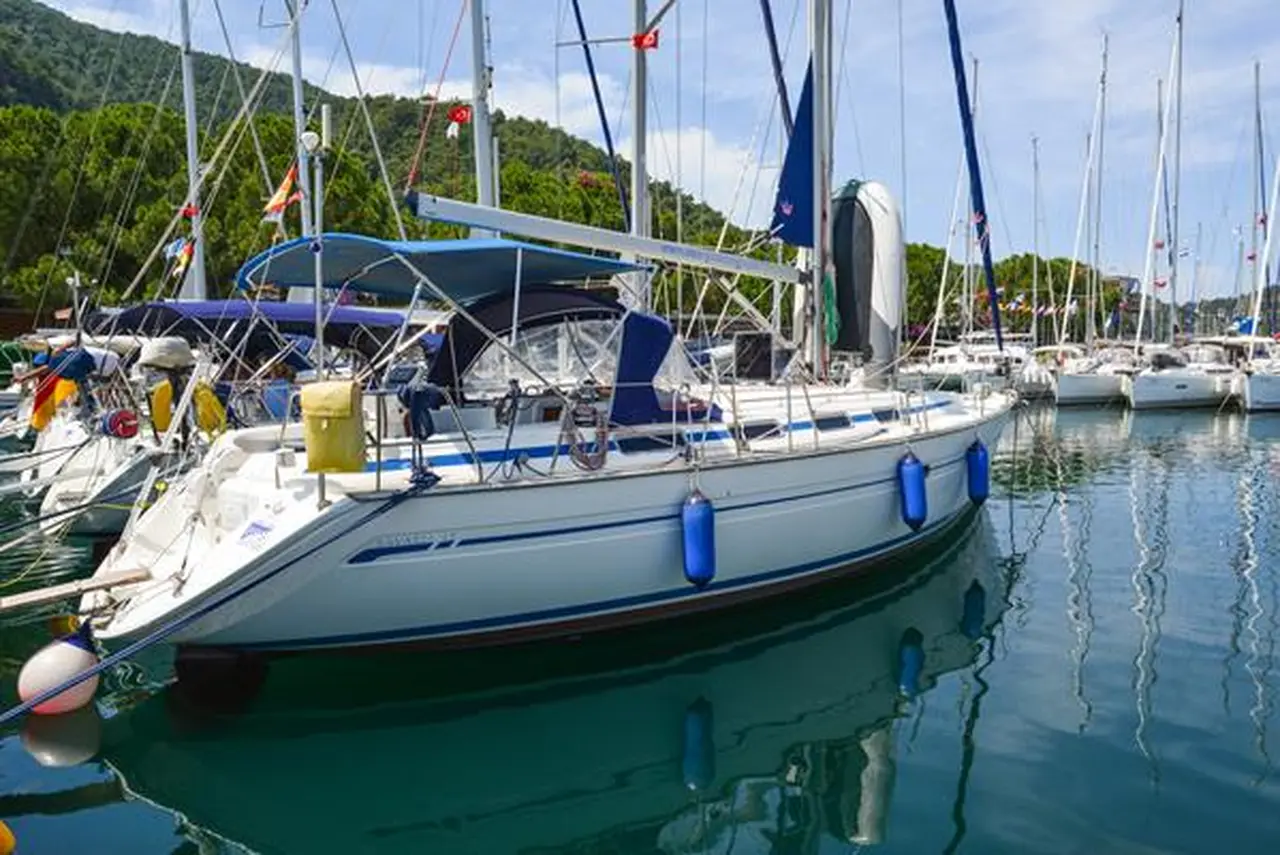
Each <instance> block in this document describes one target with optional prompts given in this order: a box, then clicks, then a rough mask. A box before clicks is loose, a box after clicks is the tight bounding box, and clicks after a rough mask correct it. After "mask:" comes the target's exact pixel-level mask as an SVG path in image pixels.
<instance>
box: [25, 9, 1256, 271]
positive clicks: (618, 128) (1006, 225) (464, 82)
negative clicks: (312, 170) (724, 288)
mask: <svg viewBox="0 0 1280 855" xmlns="http://www.w3.org/2000/svg"><path fill="white" fill-rule="evenodd" d="M191 2H192V6H193V9H194V17H195V23H194V27H195V41H196V43H197V46H198V47H199V48H201V49H204V50H209V51H214V52H220V53H225V47H224V45H223V42H222V37H221V34H220V32H219V29H218V24H217V19H216V17H215V13H214V2H213V0H191ZM331 2H332V0H311V2H310V6H309V8H308V9H307V11H306V13H305V17H304V24H303V27H304V35H303V39H304V44H305V47H304V54H305V59H304V67H305V73H306V74H307V76H308V77H309V78H310V79H312V80H313V81H315V82H317V83H324V84H325V85H327V86H328V87H329V88H331V89H334V90H337V91H340V92H344V93H350V92H352V91H354V85H353V82H352V79H351V75H350V72H349V71H348V70H347V67H346V64H345V59H344V58H342V57H341V56H339V61H338V62H337V63H335V64H333V65H332V67H330V57H332V56H333V55H334V52H335V50H336V49H337V45H338V35H337V27H336V26H335V23H334V14H333V9H332V6H331ZM462 2H463V0H337V5H338V8H339V9H340V10H341V12H342V15H343V17H344V19H345V20H346V21H347V27H348V35H349V37H350V39H351V43H352V47H353V52H354V53H355V55H356V60H357V63H358V64H359V66H360V70H361V75H362V79H363V81H364V85H365V87H366V89H367V90H369V91H374V92H386V91H392V92H396V93H399V94H405V95H410V94H414V93H416V92H418V91H420V90H421V88H422V83H423V81H424V79H425V80H426V81H428V88H431V89H433V88H434V86H435V83H436V80H437V79H438V78H439V77H440V75H441V70H442V67H443V62H444V57H445V54H446V51H447V46H448V43H449V40H450V36H451V34H452V32H453V29H454V25H455V23H456V21H457V20H458V17H459V13H460V10H461V6H462ZM221 3H222V6H223V11H224V14H225V15H226V17H227V18H228V24H229V27H230V29H231V35H232V39H233V41H234V44H235V49H236V52H237V55H238V56H239V57H241V58H243V59H247V60H249V61H251V62H254V63H256V64H265V63H268V62H269V61H270V59H271V57H272V56H273V54H274V53H275V48H276V45H277V43H278V39H279V37H280V33H281V31H280V30H277V29H263V28H260V27H259V9H260V8H262V10H263V17H264V18H265V20H266V22H267V23H271V22H272V21H273V20H275V21H278V20H280V19H281V18H282V17H283V2H282V0H221ZM49 4H50V5H53V6H55V7H57V8H60V9H62V10H63V11H65V12H68V13H69V14H71V15H73V16H75V17H77V18H81V19H84V20H89V21H92V22H94V23H97V24H99V25H102V26H106V27H108V28H110V29H127V30H131V31H135V32H144V33H151V34H154V35H158V36H160V37H167V38H171V39H172V38H173V37H174V36H175V35H176V32H177V30H176V19H175V14H176V11H175V10H176V7H177V2H176V0H50V3H49ZM901 4H902V8H903V19H904V26H903V43H904V45H905V50H904V52H903V57H904V65H905V77H904V79H905V100H906V145H905V151H906V166H907V173H906V178H907V189H906V194H905V209H906V219H907V237H908V239H909V240H915V241H927V242H930V243H934V244H941V243H944V242H945V241H946V239H947V233H948V220H949V217H950V212H951V203H952V196H953V193H954V190H955V183H956V175H957V167H958V165H959V157H960V153H961V149H960V145H961V141H960V132H959V120H958V117H957V110H956V105H955V90H954V82H953V80H952V76H951V68H950V57H949V53H948V47H947V41H946V24H945V19H944V16H943V11H942V3H941V2H938V0H901ZM660 5H661V3H660V2H659V0H649V6H650V10H651V12H652V11H654V10H656V9H657V7H659V6H660ZM834 5H835V9H836V12H835V15H836V21H835V25H836V33H835V42H836V47H837V53H838V54H839V56H838V57H837V64H838V66H839V65H842V66H843V74H842V75H841V76H840V79H839V81H840V82H839V83H838V90H839V107H838V110H839V120H838V126H837V144H836V148H837V156H836V177H837V180H842V179H844V178H848V177H854V176H858V177H863V176H865V177H872V178H876V179H878V180H881V181H883V182H885V183H886V184H888V185H889V186H890V187H891V188H892V189H893V190H894V191H895V193H897V194H898V195H899V196H900V197H902V195H903V193H902V184H903V181H902V168H901V152H902V146H901V145H900V141H901V136H900V133H899V114H898V104H899V93H900V87H899V75H898V17H897V15H898V4H897V3H893V2H885V0H881V2H875V3H872V2H865V0H864V2H854V0H834ZM957 5H958V9H959V15H960V21H961V27H962V30H963V35H964V39H965V45H964V47H965V51H966V53H968V54H971V55H973V56H976V57H977V58H978V60H979V62H980V69H981V70H980V74H979V78H980V79H979V87H980V96H979V97H980V106H979V119H978V124H979V134H980V144H981V145H982V147H983V149H984V151H983V156H984V159H985V179H986V183H987V200H988V208H989V214H990V217H991V222H992V227H993V247H994V249H995V252H996V255H997V256H1000V255H1004V254H1007V253H1008V252H1010V251H1022V250H1029V249H1031V246H1032V235H1033V223H1032V213H1031V212H1032V170H1031V142H1030V140H1031V136H1032V135H1033V134H1035V135H1036V136H1037V137H1038V138H1039V140H1040V148H1041V176H1042V177H1041V183H1042V189H1043V197H1042V204H1043V209H1044V210H1043V216H1042V222H1041V229H1040V231H1041V249H1042V252H1044V253H1053V254H1058V255H1068V254H1070V252H1071V250H1072V244H1073V238H1074V235H1075V221H1076V208H1077V205H1078V204H1079V202H1078V199H1079V188H1080V180H1081V172H1082V168H1083V162H1084V150H1085V137H1086V134H1087V132H1088V130H1089V126H1090V122H1091V120H1092V115H1093V106H1094V101H1095V98H1096V87H1097V77H1098V71H1099V53H1100V47H1101V39H1102V34H1103V32H1104V31H1105V32H1107V33H1108V34H1109V35H1110V39H1111V73H1110V87H1109V95H1108V97H1109V117H1108V123H1107V129H1106V154H1105V156H1106V162H1105V166H1104V190H1103V193H1104V205H1103V238H1102V256H1103V260H1104V267H1105V268H1106V269H1108V270H1112V271H1126V272H1128V271H1131V272H1134V273H1137V272H1140V271H1141V267H1142V261H1143V254H1144V251H1145V244H1146V230H1147V209H1148V206H1149V205H1150V199H1151V186H1152V181H1153V175H1154V156H1155V147H1156V117H1155V100H1156V80H1157V78H1159V77H1163V76H1166V75H1167V70H1168V62H1169V50H1170V46H1171V42H1172V37H1173V21H1174V15H1175V11H1176V0H1065V1H1064V0H982V2H977V0H958V2H957ZM488 6H489V15H490V21H491V24H490V32H491V37H492V42H491V44H492V48H491V50H492V63H493V65H494V68H495V72H494V92H493V94H494V100H495V102H496V104H497V105H498V106H499V107H502V108H504V109H506V110H507V111H509V112H512V113H518V114H523V115H527V116H532V117H537V118H543V119H546V120H547V121H550V122H556V121H558V122H559V124H560V125H561V126H563V127H564V128H565V129H567V130H569V131H570V132H572V133H574V134H577V135H579V136H582V137H585V138H587V139H590V140H593V141H597V142H598V141H599V140H600V139H601V137H600V131H599V125H598V122H597V120H596V116H595V109H594V106H593V104H592V101H591V100H590V99H591V95H590V88H589V83H588V80H587V77H586V75H585V69H584V64H583V60H582V54H581V52H580V50H578V49H577V48H565V49H561V50H560V51H557V50H556V49H555V47H554V44H555V42H556V41H557V40H558V39H559V40H569V39H571V38H573V37H574V32H573V20H572V15H571V14H567V7H568V2H567V0H489V3H488ZM806 6H807V3H806V2H805V0H773V7H774V16H775V19H776V22H777V26H778V30H779V37H780V39H782V40H783V41H785V40H786V38H787V33H788V31H789V30H790V29H791V27H792V21H793V19H794V22H795V23H794V35H793V37H792V44H791V49H790V52H789V55H788V57H787V63H786V65H787V71H788V76H789V80H790V83H791V87H792V91H793V99H794V97H795V93H796V91H797V90H798V89H799V82H800V77H801V75H802V73H803V67H804V63H805V61H806V55H807V25H806V20H805V7H806ZM1187 6H1188V8H1187V13H1186V21H1187V24H1186V47H1185V72H1184V74H1185V83H1184V106H1183V111H1184V123H1183V131H1182V139H1183V154H1182V235H1183V240H1182V243H1183V244H1184V245H1186V246H1193V245H1194V243H1195V233H1196V229H1197V225H1198V224H1199V225H1200V226H1201V227H1202V230H1203V239H1202V253H1201V256H1202V270H1201V275H1200V286H1199V287H1200V289H1201V292H1202V293H1228V292H1230V291H1232V289H1233V288H1234V283H1233V277H1234V273H1235V264H1236V246H1235V238H1234V237H1233V229H1235V228H1236V227H1244V228H1246V229H1247V228H1248V225H1249V222H1250V220H1251V213H1250V212H1251V205H1252V203H1251V198H1250V195H1249V189H1248V185H1247V183H1246V182H1247V180H1248V173H1249V172H1250V171H1251V167H1250V157H1251V148H1250V143H1249V141H1248V137H1247V135H1248V133H1249V132H1250V131H1251V127H1252V101H1253V89H1252V86H1253V84H1252V63H1253V61H1254V59H1255V58H1261V59H1263V60H1264V62H1265V61H1266V60H1267V59H1268V58H1269V57H1275V56H1280V50H1278V49H1280V26H1277V25H1280V8H1277V7H1276V6H1275V5H1274V0H1230V2H1223V0H1190V2H1188V4H1187ZM582 7H583V12H584V17H585V20H586V26H587V29H588V32H589V34H590V35H591V36H592V37H606V36H624V35H627V34H628V33H629V32H630V29H631V28H630V26H629V24H628V22H629V21H630V20H631V10H630V7H631V4H630V3H629V2H626V0H582ZM704 16H705V17H704ZM850 16H852V17H850ZM468 20H469V19H468V18H464V19H463V22H462V31H461V33H460V36H459V39H458V43H457V46H456V48H455V50H454V53H453V55H452V58H451V61H450V63H449V65H448V67H447V68H444V84H443V90H444V92H445V93H446V94H450V95H464V96H465V95H467V94H468V93H469V92H470V39H469V36H468V29H467V22H468ZM704 21H705V26H704ZM846 21H847V22H848V26H847V37H845V36H844V35H843V34H844V32H845V31H846ZM661 31H662V34H661V45H660V48H659V49H658V50H657V51H656V52H654V53H652V54H650V57H651V72H650V95H649V98H650V103H651V109H650V146H649V161H650V170H651V172H652V173H654V174H656V175H658V176H659V177H662V178H669V179H674V178H675V177H676V172H677V160H678V161H679V167H678V168H679V172H680V178H681V183H682V184H683V186H685V187H686V188H687V189H688V190H690V191H691V192H693V193H694V194H695V195H704V196H705V198H706V199H707V201H708V202H710V203H711V204H713V205H715V206H716V207H718V208H720V209H721V210H725V211H729V212H731V214H732V216H733V217H734V219H735V220H737V221H739V222H743V221H749V222H759V221H760V220H761V219H762V218H763V217H765V216H766V215H767V211H768V209H769V206H770V205H771V202H772V195H773V193H772V186H773V184H774V182H775V181H776V171H775V167H776V164H777V161H778V159H779V157H778V144H777V133H778V131H777V127H778V125H777V115H776V109H775V107H774V102H775V100H776V99H775V98H774V90H773V85H772V78H771V75H770V70H769V62H768V54H767V52H766V47H765V41H764V35H763V27H762V25H761V21H760V15H759V11H758V8H757V4H756V2H755V0H677V3H676V5H675V8H674V9H673V10H672V11H671V12H670V13H669V14H668V16H667V18H666V19H665V20H664V22H663V24H662V27H661ZM841 45H843V50H840V48H841ZM628 51H629V48H628V47H626V46H623V45H601V46H599V47H597V49H596V60H597V68H598V71H599V72H600V75H601V85H602V89H603V91H604V96H605V99H606V103H607V105H608V107H609V111H610V113H611V120H612V121H613V122H614V125H613V130H614V134H615V137H616V138H618V139H620V141H621V145H622V147H623V150H624V151H625V150H626V146H628V145H629V140H630V138H631V136H632V135H631V132H630V128H629V127H628V124H629V123H628V121H627V120H626V97H627V96H626V93H627V89H628V87H629V83H630V81H629V57H628ZM704 53H705V69H706V71H705V76H704V73H703V68H704ZM677 54H678V55H679V56H678V61H679V64H680V69H679V73H678V74H677ZM326 72H328V73H327V76H326ZM1262 78H1263V113H1264V121H1266V120H1269V119H1270V118H1271V116H1272V114H1273V113H1275V112H1276V110H1277V109H1280V63H1278V64H1277V66H1276V67H1274V68H1272V67H1268V66H1266V65H1265V64H1264V66H1263V71H1262ZM557 80H558V85H557ZM704 97H705V122H704V120H703V100H704ZM677 102H679V103H678V104H677ZM677 108H678V109H679V114H680V115H679V122H677ZM766 127H768V128H771V131H770V134H769V136H768V137H766V136H765V133H764V128H766ZM1273 137H1274V135H1273V134H1272V133H1271V131H1270V130H1268V131H1267V132H1266V141H1267V145H1268V152H1269V154H1268V156H1269V157H1271V158H1274V156H1275V154H1276V150H1275V149H1274V148H1271V144H1272V141H1273ZM744 164H745V165H746V168H745V171H744ZM1268 172H1270V169H1268ZM1255 180H1256V179H1255ZM739 185H741V187H740V189H739V191H738V192H737V193H736V194H735V188H739ZM753 187H754V197H753V196H752V189H753ZM752 199H754V202H752ZM962 251H963V250H962V246H961V245H959V244H957V246H956V252H957V253H960V252H962ZM1190 266H1191V265H1190V259H1188V260H1187V261H1185V262H1184V267H1183V270H1182V271H1181V274H1180V275H1181V277H1182V281H1183V283H1184V285H1183V295H1184V296H1185V294H1186V288H1187V284H1186V283H1189V281H1190V278H1191V270H1190Z"/></svg>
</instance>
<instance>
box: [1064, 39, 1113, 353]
mask: <svg viewBox="0 0 1280 855" xmlns="http://www.w3.org/2000/svg"><path fill="white" fill-rule="evenodd" d="M1103 51H1104V54H1105V51H1106V47H1105V43H1104V46H1103ZM1105 65H1106V61H1105V59H1104V60H1103V66H1104V68H1105ZM1104 74H1105V72H1104ZM1102 79H1103V78H1099V85H1098V98H1097V100H1096V101H1095V103H1094V107H1093V122H1092V124H1091V125H1090V127H1089V135H1088V137H1086V139H1085V157H1084V176H1083V177H1082V178H1081V179H1080V205H1079V207H1078V208H1077V209H1076V235H1075V238H1074V239H1073V240H1072V242H1071V266H1070V267H1068V268H1067V292H1066V294H1065V295H1064V296H1063V298H1062V325H1061V326H1060V327H1059V328H1058V344H1059V345H1062V344H1064V343H1065V342H1066V340H1067V335H1068V334H1069V333H1070V330H1071V327H1072V326H1073V323H1072V318H1071V316H1069V315H1068V314H1067V313H1068V312H1070V311H1071V304H1072V303H1073V302H1075V296H1074V295H1075V288H1076V269H1077V268H1078V267H1079V266H1080V254H1081V253H1080V250H1081V247H1080V244H1081V241H1082V240H1084V237H1085V227H1086V225H1088V223H1089V199H1090V190H1091V189H1092V188H1093V175H1094V169H1095V167H1096V163H1095V157H1094V155H1095V154H1096V152H1097V142H1098V125H1099V122H1101V121H1102V91H1103V90H1102V85H1101V81H1102ZM1085 246H1086V247H1087V246H1088V244H1087V243H1086V244H1085Z"/></svg>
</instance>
